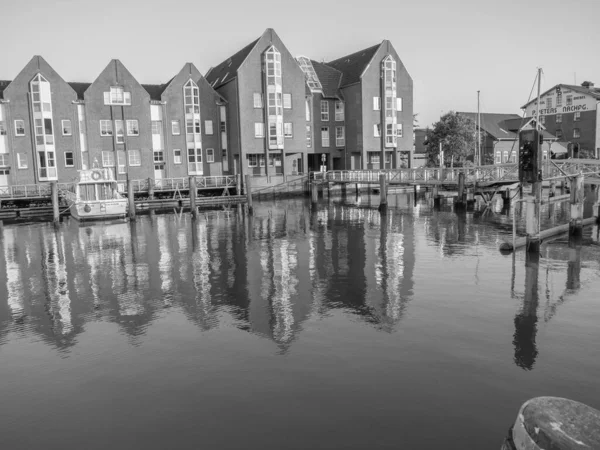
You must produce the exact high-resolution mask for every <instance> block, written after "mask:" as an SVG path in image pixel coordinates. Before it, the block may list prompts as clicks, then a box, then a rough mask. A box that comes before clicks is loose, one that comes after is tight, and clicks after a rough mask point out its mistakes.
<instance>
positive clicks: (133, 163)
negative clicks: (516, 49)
mask: <svg viewBox="0 0 600 450" xmlns="http://www.w3.org/2000/svg"><path fill="white" fill-rule="evenodd" d="M127 161H128V163H129V166H130V167H139V166H141V165H142V152H141V151H140V150H137V149H131V150H127Z"/></svg>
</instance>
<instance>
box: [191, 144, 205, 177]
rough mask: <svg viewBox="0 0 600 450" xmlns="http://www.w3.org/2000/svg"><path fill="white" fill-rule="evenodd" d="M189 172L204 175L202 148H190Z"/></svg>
mask: <svg viewBox="0 0 600 450" xmlns="http://www.w3.org/2000/svg"><path fill="white" fill-rule="evenodd" d="M188 172H192V173H196V174H197V173H202V149H201V148H188Z"/></svg>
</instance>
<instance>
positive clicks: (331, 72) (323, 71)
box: [311, 61, 342, 99]
mask: <svg viewBox="0 0 600 450" xmlns="http://www.w3.org/2000/svg"><path fill="white" fill-rule="evenodd" d="M311 62H312V65H313V67H314V69H315V73H316V74H317V77H318V78H319V81H320V82H321V86H322V87H323V97H325V98H337V99H339V98H341V94H340V85H341V83H342V72H340V71H339V70H337V69H334V68H333V67H329V66H328V65H326V64H323V63H319V62H317V61H311Z"/></svg>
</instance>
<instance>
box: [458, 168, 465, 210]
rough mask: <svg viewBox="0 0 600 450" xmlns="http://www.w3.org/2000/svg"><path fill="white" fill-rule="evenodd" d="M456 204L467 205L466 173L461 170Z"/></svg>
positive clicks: (459, 205)
mask: <svg viewBox="0 0 600 450" xmlns="http://www.w3.org/2000/svg"><path fill="white" fill-rule="evenodd" d="M456 206H458V207H464V206H465V173H464V172H460V173H459V174H458V198H457V200H456Z"/></svg>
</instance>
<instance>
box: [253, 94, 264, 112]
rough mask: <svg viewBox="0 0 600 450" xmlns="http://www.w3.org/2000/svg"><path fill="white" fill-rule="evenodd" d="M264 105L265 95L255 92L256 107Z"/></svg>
mask: <svg viewBox="0 0 600 450" xmlns="http://www.w3.org/2000/svg"><path fill="white" fill-rule="evenodd" d="M262 107H263V95H262V93H260V92H255V93H254V108H257V109H260V108H262Z"/></svg>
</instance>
